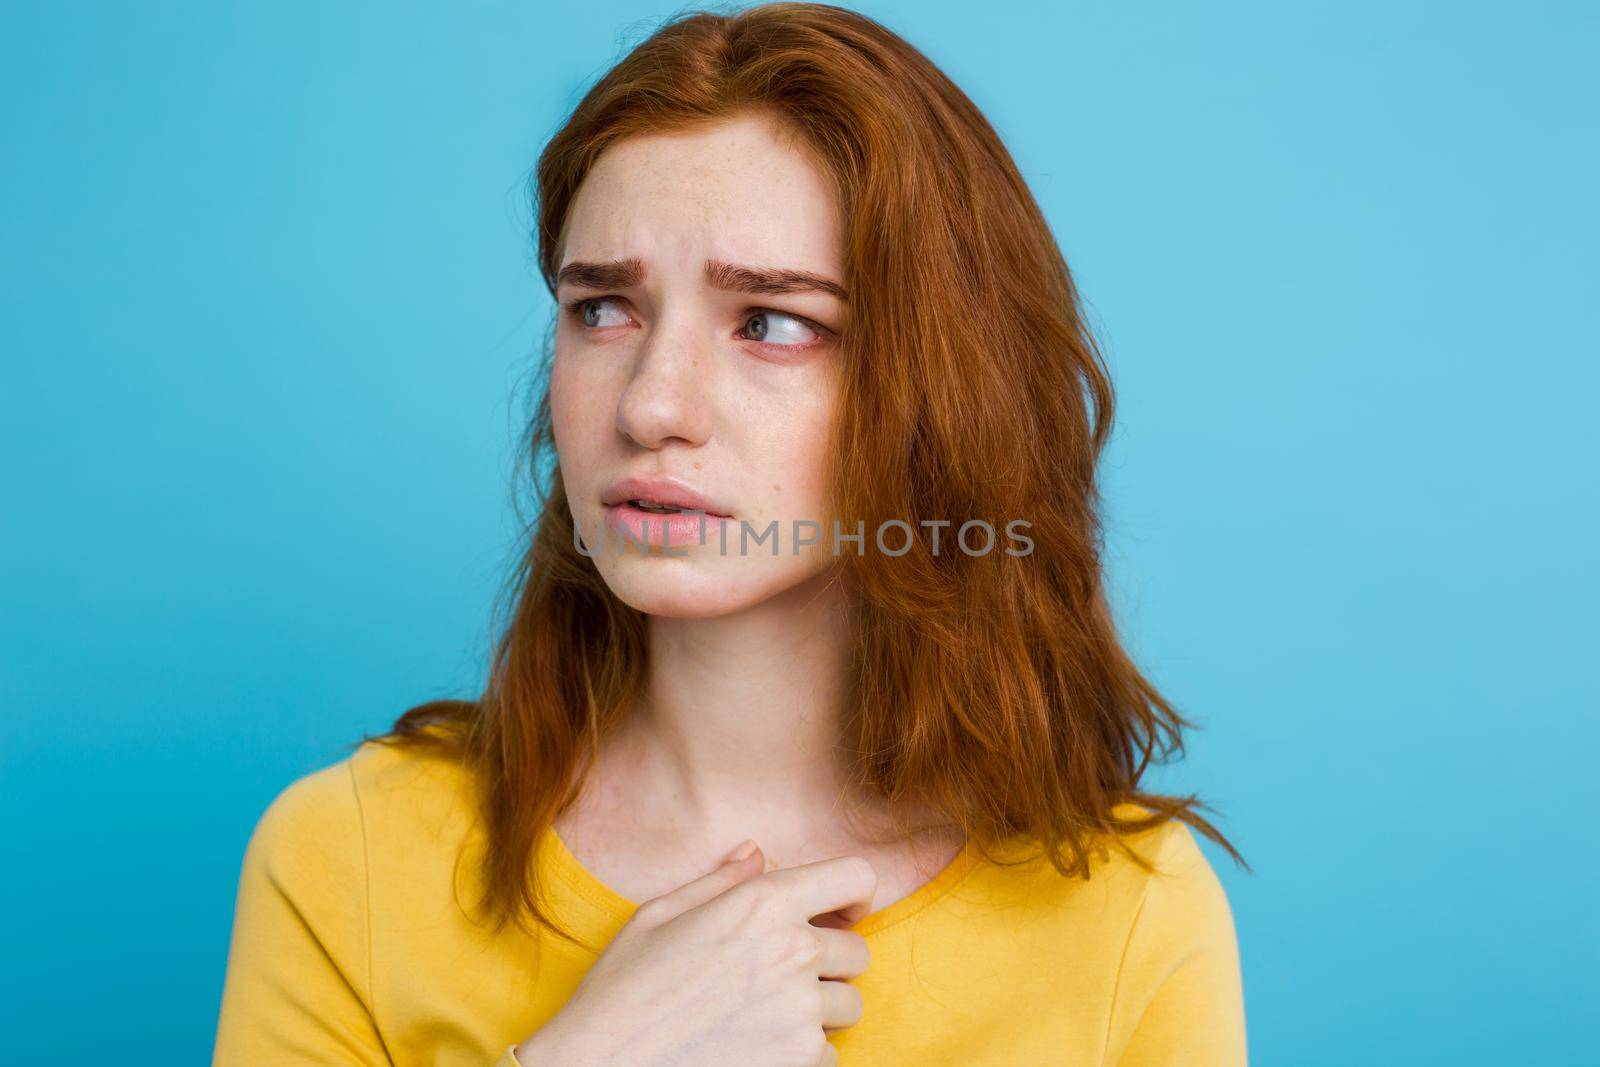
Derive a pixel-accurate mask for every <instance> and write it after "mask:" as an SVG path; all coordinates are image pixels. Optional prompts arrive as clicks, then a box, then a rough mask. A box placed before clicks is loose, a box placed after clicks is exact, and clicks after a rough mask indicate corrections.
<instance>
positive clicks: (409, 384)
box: [0, 0, 1600, 1065]
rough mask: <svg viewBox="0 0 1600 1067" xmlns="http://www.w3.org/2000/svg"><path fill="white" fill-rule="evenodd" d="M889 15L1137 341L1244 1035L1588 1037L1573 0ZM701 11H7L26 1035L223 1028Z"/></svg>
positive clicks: (1480, 1045) (1399, 1039)
mask: <svg viewBox="0 0 1600 1067" xmlns="http://www.w3.org/2000/svg"><path fill="white" fill-rule="evenodd" d="M865 9H866V10H867V11H868V12H869V13H872V14H875V15H877V16H878V17H880V18H882V19H883V20H885V21H886V22H888V23H889V24H890V25H891V26H893V27H895V28H897V29H899V30H900V31H901V32H903V33H904V34H906V35H907V36H908V37H909V38H910V39H911V40H912V41H913V42H914V43H915V44H917V45H919V46H921V47H922V48H924V49H925V50H926V51H927V52H928V53H930V54H931V55H932V56H933V57H934V59H935V60H936V61H937V62H939V63H941V64H942V65H943V66H944V67H945V68H946V70H948V71H949V73H950V74H951V75H952V76H953V77H954V78H955V79H956V80H957V82H958V83H960V84H961V85H963V86H964V87H965V88H966V89H967V90H968V92H969V93H970V94H971V95H972V96H973V97H974V98H975V99H976V100H977V102H978V103H979V105H980V106H981V107H982V108H984V109H985V111H986V112H987V113H988V114H989V115H990V117H991V118H992V120H993V121H994V123H995V124H996V126H997V127H998V128H999V129H1000V131H1001V133H1002V135H1003V136H1004V137H1005V138H1006V140H1007V142H1008V143H1009V144H1010V146H1011V148H1012V150H1013V151H1014V153H1015V155H1016V157H1017V159H1018V161H1019V163H1020V165H1021V167H1022V169H1023V171H1024V172H1025V174H1026V176H1027V178H1028V179H1029V181H1030V182H1031V183H1032V185H1033V188H1034V189H1035V191H1036V193H1037V195H1038V196H1039V198H1040V200H1041V201H1042V203H1043V205H1044V207H1045V209H1046V211H1047V212H1048V214H1049V217H1050V220H1051V222H1052V224H1053V226H1054V227H1055V229H1056V232H1057V234H1058V236H1059V238H1060V240H1061V241H1062V244H1063V246H1064V248H1065V251H1066V254H1067V257H1068V260H1069V262H1070V263H1071V264H1072V265H1073V267H1074V269H1075V271H1076V273H1077V277H1078V279H1079V281H1080V283H1081V286H1082V289H1083V291H1084V294H1085V296H1086V298H1087V299H1088V301H1089V302H1090V305H1091V312H1092V315H1093V320H1094V324H1095V326H1096V328H1097V329H1098V330H1099V331H1100V333H1101V336H1102V337H1103V339H1104V341H1105V344H1106V349H1107V352H1108V355H1109V358H1110V361H1111V363H1112V366H1113V369H1114V371H1115V374H1116V379H1117V383H1118V385H1119V388H1120V396H1121V402H1122V407H1121V420H1120V429H1119V433H1118V436H1117V438H1116V442H1115V445H1114V447H1113V449H1112V452H1111V454H1110V456H1109V457H1108V460H1107V464H1106V468H1105V470H1106V474H1105V477H1106V489H1107V493H1108V496H1109V501H1110V519H1111V526H1110V538H1111V560H1110V564H1111V567H1112V568H1113V579H1114V583H1115V587H1116V593H1117V602H1118V607H1119V610H1120V612H1121V616H1122V619H1123V620H1124V625H1125V627H1126V631H1127V635H1128V639H1129V642H1130V644H1131V645H1132V647H1133V649H1134V651H1135V653H1136V655H1137V656H1138V657H1139V659H1140V661H1141V662H1142V663H1143V664H1145V665H1146V666H1147V667H1148V669H1149V670H1150V672H1151V673H1152V675H1153V676H1154V677H1155V679H1156V680H1157V682H1158V683H1159V684H1160V685H1161V686H1163V687H1164V689H1165V691H1166V692H1167V693H1168V695H1169V696H1170V697H1171V698H1172V699H1173V700H1175V701H1176V702H1177V703H1178V705H1179V706H1180V708H1181V709H1182V710H1184V711H1185V712H1187V713H1188V714H1190V715H1192V716H1193V717H1195V718H1197V719H1199V720H1201V721H1202V722H1203V723H1204V724H1205V725H1206V727H1207V729H1206V730H1205V731H1204V732H1203V733H1197V734H1194V735H1193V736H1192V740H1191V746H1190V752H1189V757H1188V759H1187V760H1186V761H1185V762H1183V763H1181V764H1179V765H1177V766H1176V767H1175V768H1173V769H1172V770H1171V771H1170V772H1169V773H1167V774H1166V775H1165V776H1164V777H1163V779H1162V782H1163V783H1164V784H1169V785H1172V786H1174V787H1180V788H1194V789H1197V790H1199V791H1200V792H1201V793H1202V794H1203V795H1204V796H1205V797H1207V798H1209V799H1210V800H1211V801H1212V802H1213V803H1214V804H1215V805H1216V806H1217V807H1218V808H1219V809H1221V812H1222V816H1223V819H1224V822H1223V825H1224V826H1225V828H1226V829H1227V830H1228V832H1229V833H1230V834H1231V835H1233V837H1234V839H1235V840H1236V841H1237V842H1238V843H1239V845H1240V846H1241V847H1242V848H1243V849H1244V851H1245V852H1246V854H1247V856H1248V858H1249V859H1250V860H1251V861H1252V862H1253V864H1254V866H1255V868H1256V873H1255V874H1254V875H1246V874H1244V873H1243V872H1241V871H1239V870H1237V869H1235V868H1233V867H1232V866H1230V865H1228V864H1226V863H1225V862H1223V861H1222V860H1221V859H1220V857H1218V854H1217V853H1216V852H1215V850H1212V853H1211V854H1212V855H1213V857H1216V862H1217V864H1218V867H1219V870H1220V873H1221V875H1222V878H1223V880H1224V882H1225V883H1226V886H1227V888H1228V891H1229V893H1230V896H1231V899H1232V902H1233V906H1234V910H1235V914H1236V917H1237V922H1238V927H1239V933H1240V938H1241V943H1242V951H1243V962H1244V974H1245V984H1246V996H1247V1010H1248V1017H1249V1027H1250V1035H1251V1046H1252V1053H1253V1060H1254V1062H1256V1063H1260V1064H1330V1065H1332V1064H1357V1063H1359V1064H1367V1063H1385V1064H1402V1063H1403V1064H1422V1063H1428V1064H1509V1063H1514V1062H1515V1063H1533V1062H1537V1063H1542V1064H1578V1063H1590V1064H1593V1063H1597V1062H1600V1053H1597V1052H1596V1051H1595V1047H1596V1046H1595V1031H1594V1025H1593V1015H1592V1014H1591V1015H1590V1017H1589V1019H1588V1021H1587V1022H1586V1021H1585V1020H1584V1015H1585V1013H1586V1012H1593V1011H1594V1009H1595V1008H1596V1007H1597V1006H1600V1004H1597V1000H1600V998H1597V995H1596V988H1597V985H1596V979H1595V965H1596V963H1597V961H1600V930H1597V922H1596V918H1595V904H1594V901H1595V900H1596V886H1595V883H1596V876H1597V874H1600V863H1597V860H1596V849H1597V847H1600V842H1597V840H1596V836H1597V835H1596V832H1595V819H1596V815H1595V811H1596V802H1597V800H1600V797H1597V791H1596V786H1595V781H1596V775H1595V773H1594V745H1595V743H1596V741H1597V740H1600V737H1597V730H1596V726H1595V716H1596V712H1597V710H1600V700H1597V692H1596V684H1595V681H1594V675H1593V670H1592V668H1593V664H1594V653H1593V649H1594V645H1595V638H1596V629H1597V628H1596V608H1595V604H1596V598H1597V595H1600V548H1597V544H1600V538H1597V536H1596V531H1595V525H1596V523H1595V520H1596V517H1597V505H1596V494H1595V485H1596V479H1595V476H1594V471H1593V466H1594V460H1595V458H1596V447H1595V445H1596V442H1595V432H1594V429H1593V427H1594V420H1595V408H1596V403H1597V389H1600V373H1597V371H1596V365H1595V359H1596V355H1597V351H1596V349H1597V346H1596V344H1595V340H1594V336H1595V323H1594V316H1595V311H1596V300H1595V290H1596V282H1597V278H1596V273H1597V272H1596V270H1595V254H1596V247H1597V242H1600V226H1597V211H1596V208H1595V199H1594V198H1595V192H1596V189H1597V188H1600V173H1597V171H1600V167H1597V161H1600V160H1597V154H1600V137H1597V130H1596V122H1595V116H1596V115H1597V114H1600V99H1597V95H1600V94H1597V90H1596V85H1597V79H1596V78H1595V75H1594V71H1595V69H1596V68H1597V66H1600V55H1597V51H1600V49H1597V41H1600V21H1597V17H1596V14H1595V12H1596V10H1597V9H1596V8H1595V7H1594V6H1593V5H1589V4H1580V3H1572V4H1534V5H1515V6H1514V5H1511V4H1499V5H1489V4H1418V3H1400V4H1395V3H1371V2H1368V3H1357V4H1351V3H1338V4H1335V3H1324V4H1316V5H1282V4H1274V3H1259V4H1244V3H1221V4H1210V5H1198V4H1187V3H1160V4H1141V5H1125V4H1117V5H1112V4H1087V3H1069V4H1061V5H1057V4H1042V3H1041V4H1023V3H1012V4H1004V3H1001V4H983V5H971V4H930V3H928V2H926V0H914V2H905V3H894V4H871V5H868V6H867V7H866V8H865ZM671 10H672V9H671V8H669V7H666V6H663V5H659V4H654V3H627V4H621V3H605V4H573V5H562V6H561V7H560V9H557V7H556V6H555V5H535V4H531V3H521V4H510V3H473V4H449V5H446V4H439V5H418V4H398V5H397V4H388V3H386V4H376V3H373V4H363V5H355V4H338V3H335V4H324V3H317V4H313V3H308V2H298V0H297V2H293V3H284V2H277V3H252V4H216V3H185V4H158V5H134V4H45V3H15V2H13V3H10V4H7V5H5V7H4V9H3V11H4V13H3V14H0V114H3V116H4V144H5V161H4V166H3V167H0V194H3V196H0V249H3V264H4V265H3V268H0V269H3V272H4V274H3V278H0V281H3V298H0V339H3V365H0V366H3V378H0V456H3V459H4V467H3V474H0V494H3V496H0V547H3V556H0V582H3V585H0V594H3V605H0V607H3V610H0V707H3V717H4V718H3V763H0V776H3V777H0V811H3V815H0V818H3V819H4V827H3V833H0V841H3V849H4V852H3V864H4V869H5V870H6V872H7V874H6V877H5V878H4V890H3V892H4V897H3V899H0V905H3V915H4V917H5V923H6V934H5V938H6V942H7V951H6V954H5V955H6V959H7V964H6V966H5V967H4V969H3V972H0V973H3V975H4V978H3V981H4V989H3V990H0V1013H3V1015H0V1033H3V1034H4V1039H5V1041H4V1043H5V1046H6V1049H7V1052H6V1055H7V1058H8V1059H10V1061H11V1062H16V1063H44V1062H51V1063H56V1062H66V1061H67V1060H69V1059H71V1060H79V1059H83V1060H85V1061H87V1060H88V1059H90V1058H93V1059H95V1060H96V1061H98V1060H100V1059H102V1058H106V1057H107V1056H110V1057H111V1059H114V1061H115V1062H118V1063H123V1064H171V1063H180V1062H182V1063H200V1062H204V1061H205V1059H206V1058H207V1057H208V1055H209V1051H210V1044H211V1040H212V1036H213V1027H214V1022H215V1012H216V1007H217V1002H218V998H219V995H220V992H221V983H222V975H223V966H224V962H225V956H226V948H227V936H228V930H229V922H230V918H231V909H232V905H233V892H234V886H235V879H236V876H237V871H238V863H239V859H240V855H241V852H242V850H243V847H244V843H245V840H246V837H247V835H248V833H249V830H250V828H251V826H252V824H253V822H254V820H255V818H256V817H257V816H258V815H259V813H260V812H261V811H262V809H263V808H264V807H265V805H266V804H267V802H268V801H269V800H270V799H271V798H272V796H273V795H274V794H275V793H276V792H277V791H278V790H279V789H280V788H282V787H283V786H284V785H285V784H287V783H288V782H289V781H290V780H292V779H293V778H294V777H296V776H298V775H300V774H302V773H304V772H306V771H309V770H311V769H313V768H316V767H319V766H322V765H324V764H326V763H328V762H331V761H333V760H335V759H337V758H339V757H340V756H341V755H342V754H343V753H344V751H345V746H346V745H347V744H348V743H350V742H352V741H353V740H355V739H356V738H357V737H358V736H359V735H360V734H361V733H362V732H363V731H371V730H378V729H381V728H382V727H383V726H385V725H386V723H387V722H388V721H389V720H390V719H391V718H392V717H393V716H394V715H395V714H396V713H398V712H399V711H401V710H403V709H404V708H405V707H407V706H410V705H411V704H413V703H416V702H419V701H421V700H424V699H427V698H431V697H435V696H441V695H470V694H471V693H473V692H474V690H475V687H476V685H477V682H478V680H479V678H480V675H481V671H482V661H483V656H484V653H485V650H486V647H487V630H486V628H487V625H488V620H489V609H490V606H491V597H492V595H493V592H494V588H495V583H496V581H497V579H498V577H499V575H500V574H501V568H502V566H503V564H504V563H505V561H506V559H507V550H508V547H509V542H508V537H509V534H510V532H511V530H512V525H511V513H510V510H509V503H508V502H509V499H510V498H509V492H508V484H509V481H510V479H511V477H512V474H513V471H514V465H515V459H516V456H515V452H514V450H513V446H512V442H513V439H514V436H515V433H516V430H517V424H518V421H519V420H520V419H521V417H522V414H523V409H522V404H521V399H520V397H519V395H518V394H517V393H516V391H515V390H516V387H517V384H518V381H519V378H520V376H521V374H522V372H523V370H524V369H525V367H526V366H527V361H528V358H529V355H530V353H532V352H533V351H534V349H535V347H536V345H537V343H538V340H539V337H540V334H541V332H542V328H543V326H544V324H545V322H546V320H547V316H548V311H549V308H548V304H547V300H546V297H545V296H544V294H543V291H542V289H541V288H540V286H539V284H538V283H537V281H536V279H535V274H534V272H533V270H532V267H531V261H530V255H531V252H530V246H529V244H528V242H527V239H526V237H525V229H526V227H527V224H528V211H527V209H526V207H525V205H523V204H522V202H521V200H520V195H521V192H522V179H523V177H524V175H525V172H526V170H527V168H528V167H529V166H530V165H531V164H532V162H533V160H534V158H535V157H536V154H537V150H538V147H539V145H540V144H541V143H542V141H543V139H544V138H545V137H546V136H548V134H549V132H550V131H551V130H552V129H553V127H554V126H555V124H556V123H557V122H558V121H559V119H560V118H561V116H562V114H563V112H564V109H565V108H567V107H569V106H570V105H571V103H572V102H574V101H575V100H576V94H577V93H578V92H579V91H580V88H581V87H583V86H585V85H586V84H587V83H588V82H589V80H590V79H592V78H593V77H594V76H596V75H597V74H598V72H600V71H601V70H602V69H603V68H604V67H605V66H606V65H607V64H608V62H609V61H610V60H611V59H612V58H614V57H615V56H616V55H617V53H618V49H619V47H621V46H622V45H623V44H625V43H627V42H628V41H631V40H633V39H636V38H637V37H638V36H639V35H641V34H642V33H644V32H645V31H646V30H647V29H648V28H649V27H650V26H651V25H652V24H653V22H654V20H655V19H657V18H659V17H660V16H662V15H665V14H668V13H670V11H671ZM95 1050H99V1051H95ZM109 1061H110V1060H108V1062H109Z"/></svg>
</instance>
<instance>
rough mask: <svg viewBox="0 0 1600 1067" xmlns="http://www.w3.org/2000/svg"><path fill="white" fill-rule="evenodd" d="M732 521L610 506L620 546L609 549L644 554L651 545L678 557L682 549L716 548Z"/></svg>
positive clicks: (608, 513) (609, 515)
mask: <svg viewBox="0 0 1600 1067" xmlns="http://www.w3.org/2000/svg"><path fill="white" fill-rule="evenodd" d="M732 521H733V520H732V518H731V517H729V516H727V515H713V514H711V513H709V512H706V513H703V514H701V513H695V512H688V513H684V512H678V513H676V514H673V513H665V512H660V511H645V510H644V509H643V508H636V507H634V506H633V505H632V504H608V505H606V526H607V527H609V528H610V530H611V532H612V534H613V535H614V536H615V537H616V538H617V543H616V544H614V545H608V546H607V548H608V549H609V548H624V549H633V550H634V551H640V547H639V546H641V545H649V546H651V547H653V548H662V547H666V548H670V549H672V550H673V551H674V553H676V551H677V550H678V549H680V548H693V547H695V546H696V545H699V544H701V543H702V541H703V543H705V544H708V545H709V544H716V543H717V538H718V537H720V536H721V531H720V526H721V524H722V523H725V522H732ZM702 531H703V537H702Z"/></svg>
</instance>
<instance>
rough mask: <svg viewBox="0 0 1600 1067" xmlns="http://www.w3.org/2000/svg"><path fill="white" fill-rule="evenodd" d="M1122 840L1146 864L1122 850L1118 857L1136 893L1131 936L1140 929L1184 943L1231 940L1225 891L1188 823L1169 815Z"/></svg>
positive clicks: (1133, 808)
mask: <svg viewBox="0 0 1600 1067" xmlns="http://www.w3.org/2000/svg"><path fill="white" fill-rule="evenodd" d="M1118 810H1119V812H1125V813H1127V814H1130V815H1148V814H1151V812H1150V809H1148V808H1145V807H1143V806H1140V805H1133V804H1128V805H1124V806H1122V807H1120V808H1119V809H1118ZM1124 843H1125V844H1126V845H1127V846H1128V848H1129V849H1131V850H1132V851H1134V852H1136V853H1137V854H1138V855H1139V856H1140V857H1142V858H1143V859H1144V860H1146V861H1147V862H1148V864H1149V869H1148V870H1147V869H1145V868H1143V867H1142V866H1140V865H1139V864H1136V863H1134V862H1133V861H1132V860H1131V859H1129V858H1128V857H1126V856H1119V857H1118V860H1120V861H1121V866H1122V867H1123V873H1124V877H1125V878H1126V879H1127V880H1128V881H1129V884H1130V888H1133V889H1136V890H1137V894H1138V898H1137V899H1138V903H1137V906H1136V907H1135V909H1134V911H1133V914H1132V916H1131V922H1132V924H1133V929H1131V930H1130V932H1129V937H1130V942H1131V941H1133V940H1134V939H1135V938H1136V937H1138V936H1141V935H1142V936H1143V937H1145V938H1147V939H1150V938H1154V939H1156V940H1162V939H1165V940H1167V941H1181V942H1184V943H1192V942H1198V941H1204V940H1211V941H1216V940H1219V939H1224V940H1228V941H1231V940H1232V938H1233V918H1232V913H1231V911H1230V909H1229V906H1228V897H1227V893H1226V892H1225V891H1224V889H1223V887H1222V881H1221V879H1219V878H1218V877H1217V872H1216V869H1215V868H1214V867H1213V866H1212V865H1211V862H1210V860H1208V859H1207V858H1206V855H1205V853H1204V852H1203V851H1201V849H1200V844H1199V842H1198V841H1197V840H1196V837H1195V833H1194V831H1193V830H1192V829H1191V828H1190V827H1189V826H1188V825H1187V824H1185V823H1183V822H1181V821H1179V820H1177V819H1172V820H1169V821H1167V822H1164V823H1161V824H1160V825H1158V826H1155V827H1152V828H1151V829H1149V830H1145V831H1141V832H1139V833H1136V834H1133V835H1130V836H1129V837H1128V838H1126V839H1125V841H1124ZM1174 947H1176V946H1174Z"/></svg>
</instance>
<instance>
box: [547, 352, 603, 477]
mask: <svg viewBox="0 0 1600 1067" xmlns="http://www.w3.org/2000/svg"><path fill="white" fill-rule="evenodd" d="M579 372H580V368H579V367H576V366H574V364H573V362H572V360H570V359H564V358H563V357H562V356H561V354H560V352H559V350H558V351H557V353H556V356H555V359H554V360H553V361H552V363H551V367H550V428H551V431H552V432H553V433H554V434H555V438H556V450H557V452H558V453H560V454H561V455H562V456H563V457H565V456H567V455H569V454H571V455H573V456H576V455H578V454H581V453H582V452H583V451H584V448H585V441H586V439H587V438H588V437H590V436H592V435H591V434H590V432H589V430H590V429H591V428H592V427H593V425H594V420H595V411H594V408H595V406H596V396H595V389H594V388H593V384H592V383H589V382H585V381H584V379H583V376H582V374H581V373H579Z"/></svg>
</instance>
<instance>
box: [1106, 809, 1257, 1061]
mask: <svg viewBox="0 0 1600 1067" xmlns="http://www.w3.org/2000/svg"><path fill="white" fill-rule="evenodd" d="M1157 852H1158V854H1157V857H1156V859H1155V862H1156V864H1157V867H1158V869H1159V870H1160V872H1161V873H1159V874H1155V875H1152V876H1151V877H1150V881H1149V883H1148V885H1147V887H1146V892H1145V897H1144V901H1143V903H1142V904H1141V905H1140V908H1139V912H1138V915H1137V916H1136V917H1135V919H1134V922H1133V926H1132V929H1131V930H1130V932H1129V935H1128V943H1127V947H1126V949H1125V952H1124V955H1123V961H1122V968H1121V972H1120V974H1119V977H1118V983H1117V994H1116V1001H1115V1003H1114V1005H1113V1008H1112V1016H1111V1032H1110V1040H1109V1042H1108V1045H1109V1047H1108V1049H1107V1053H1108V1054H1107V1057H1106V1061H1107V1062H1108V1063H1116V1064H1118V1065H1119V1067H1178V1065H1180V1064H1181V1065H1184V1067H1245V1065H1246V1063H1247V1062H1248V1057H1247V1048H1246V1041H1245V1019H1244V990H1243V984H1242V981H1241V977H1240V971H1239V945H1238V940H1237V936H1236V933H1235V930H1234V924H1233V913H1232V911H1231V909H1230V908H1229V906H1228V898H1227V895H1226V893H1224V891H1223V888H1222V883H1221V882H1220V881H1219V880H1218V879H1217V875H1216V872H1215V871H1214V870H1213V869H1212V867H1211V864H1210V863H1209V862H1207V860H1206V858H1205V855H1204V853H1202V852H1201V851H1200V848H1199V846H1198V845H1197V844H1196V843H1195V839H1194V835H1193V833H1191V831H1190V830H1189V828H1188V827H1187V826H1185V825H1184V824H1182V823H1179V822H1173V823H1171V824H1169V825H1168V830H1167V835H1166V838H1165V840H1164V842H1163V844H1162V846H1161V847H1160V848H1159V849H1158V850H1157Z"/></svg>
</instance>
